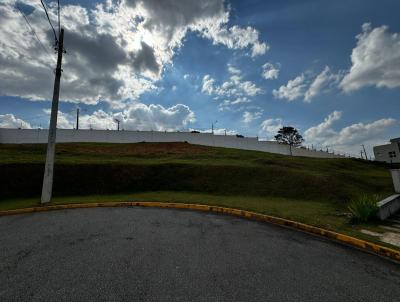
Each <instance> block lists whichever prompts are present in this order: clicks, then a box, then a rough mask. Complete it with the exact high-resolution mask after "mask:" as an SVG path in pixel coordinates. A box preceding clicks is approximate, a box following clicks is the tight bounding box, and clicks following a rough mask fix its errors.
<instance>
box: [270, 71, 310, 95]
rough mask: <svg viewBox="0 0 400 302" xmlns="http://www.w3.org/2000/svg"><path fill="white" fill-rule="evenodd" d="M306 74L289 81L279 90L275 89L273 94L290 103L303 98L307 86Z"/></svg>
mask: <svg viewBox="0 0 400 302" xmlns="http://www.w3.org/2000/svg"><path fill="white" fill-rule="evenodd" d="M305 81H306V79H305V76H304V74H301V75H300V76H298V77H296V78H295V79H293V80H289V81H288V83H287V84H286V85H283V86H281V87H279V89H278V90H277V89H274V90H273V91H272V94H273V95H274V97H276V98H278V99H287V100H288V101H294V100H295V99H298V98H300V97H303V96H304V94H305V92H306V89H307V84H306V83H305Z"/></svg>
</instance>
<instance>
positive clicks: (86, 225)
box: [0, 208, 400, 302]
mask: <svg viewBox="0 0 400 302" xmlns="http://www.w3.org/2000/svg"><path fill="white" fill-rule="evenodd" d="M0 301H374V302H377V301H391V302H393V301H400V265H399V264H396V263H393V262H390V261H388V260H386V259H382V258H380V257H378V256H375V255H371V254H367V253H364V252H361V251H358V250H356V249H353V248H349V247H345V246H342V245H339V244H335V243H332V242H329V241H327V240H324V239H320V238H317V237H314V236H311V235H308V234H305V233H301V232H298V231H294V230H290V229H285V228H282V227H279V226H274V225H269V224H264V223H258V222H253V221H248V220H245V219H241V218H236V217H230V216H222V215H217V214H212V213H202V212H192V211H182V210H167V209H155V208H97V209H77V210H63V211H53V212H43V213H34V214H24V215H17V216H8V217H0Z"/></svg>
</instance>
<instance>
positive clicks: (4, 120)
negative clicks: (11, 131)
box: [0, 113, 32, 129]
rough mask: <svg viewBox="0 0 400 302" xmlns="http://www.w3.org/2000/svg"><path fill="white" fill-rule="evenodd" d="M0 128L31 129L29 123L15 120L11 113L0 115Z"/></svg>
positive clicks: (18, 119)
mask: <svg viewBox="0 0 400 302" xmlns="http://www.w3.org/2000/svg"><path fill="white" fill-rule="evenodd" d="M0 128H22V129H31V128H32V126H31V124H30V123H28V122H25V121H24V120H22V119H20V118H17V117H15V116H14V114H12V113H7V114H0Z"/></svg>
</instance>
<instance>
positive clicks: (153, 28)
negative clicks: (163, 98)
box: [0, 0, 267, 108]
mask: <svg viewBox="0 0 400 302" xmlns="http://www.w3.org/2000/svg"><path fill="white" fill-rule="evenodd" d="M19 3H23V4H25V5H28V6H31V7H32V8H34V9H33V10H32V12H31V13H29V15H28V18H29V20H30V23H31V24H32V26H33V27H34V28H35V29H36V31H37V34H38V36H39V38H40V39H41V40H42V41H43V43H44V45H45V46H46V47H48V50H49V52H52V50H51V49H50V48H51V47H50V45H52V43H53V38H52V34H51V32H50V31H49V26H48V23H47V22H46V19H45V18H43V11H42V10H41V9H40V6H39V5H38V4H37V3H32V1H28V0H21V1H19ZM14 4H15V2H14V1H13V0H4V1H3V2H2V4H1V5H0V20H1V27H0V41H5V42H3V43H0V65H1V66H2V69H1V70H0V95H12V96H20V97H23V98H27V99H31V100H49V99H51V92H52V85H53V80H54V75H53V72H52V69H53V68H54V58H55V56H54V55H53V60H49V55H48V54H47V53H46V52H44V51H43V49H42V48H41V46H40V45H39V44H38V42H37V41H36V40H35V37H34V36H33V35H32V33H31V32H30V31H29V30H27V27H26V24H25V21H24V19H23V18H22V17H21V16H20V15H19V13H18V11H17V10H15V9H14V7H13V6H14ZM49 5H50V17H51V18H52V19H53V20H56V14H55V13H56V5H55V3H54V2H50V3H49ZM61 15H62V20H63V25H64V27H65V30H66V34H65V48H66V50H67V54H66V55H65V56H64V58H65V60H64V66H63V69H64V73H63V77H62V85H61V95H60V98H61V99H62V100H64V101H69V102H83V103H86V104H97V103H98V102H99V101H102V100H103V101H107V102H109V103H110V104H111V106H113V107H114V108H123V107H124V106H127V105H129V103H130V101H127V100H129V99H137V98H139V97H140V95H141V94H143V93H144V92H146V91H148V90H151V89H156V87H155V85H154V83H155V82H156V81H158V80H159V79H160V78H161V77H162V73H163V70H164V68H165V66H166V65H168V64H171V63H172V59H173V56H174V54H175V52H176V51H177V49H179V48H180V47H181V46H182V45H183V43H184V37H185V35H186V33H187V32H188V31H194V32H197V33H199V34H200V35H201V36H203V37H206V38H208V39H211V40H212V41H213V43H214V44H222V45H225V46H227V47H229V48H232V49H246V48H248V49H251V52H252V54H253V55H259V54H262V53H264V52H265V51H266V50H267V46H266V44H265V43H263V42H261V41H260V40H259V33H258V31H257V30H255V29H254V28H251V27H246V28H242V27H239V26H235V25H234V26H232V27H228V25H227V24H228V22H229V11H228V10H227V7H226V6H225V5H224V1H223V0H207V1H178V0H165V1H159V0H146V1H139V0H123V1H107V2H106V3H104V4H98V5H96V6H95V8H93V9H87V8H84V7H82V6H79V5H63V6H62V11H61Z"/></svg>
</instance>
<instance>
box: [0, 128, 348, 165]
mask: <svg viewBox="0 0 400 302" xmlns="http://www.w3.org/2000/svg"><path fill="white" fill-rule="evenodd" d="M47 136H48V130H44V129H42V130H40V129H0V144H39V143H47ZM185 141H186V142H188V143H190V144H196V145H204V146H213V147H225V148H235V149H243V150H255V151H263V152H270V153H278V154H285V155H289V154H290V151H289V146H287V145H282V144H278V143H277V142H273V141H259V140H258V139H257V138H255V137H243V138H241V137H236V136H233V135H227V136H225V135H213V134H211V133H190V132H157V131H126V130H123V131H115V130H86V129H83V130H70V129H58V130H57V142H59V143H72V142H104V143H139V142H185ZM292 153H293V155H294V156H306V157H318V158H339V157H343V156H341V155H334V154H332V153H327V152H322V151H313V150H307V149H302V148H293V149H292Z"/></svg>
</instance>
